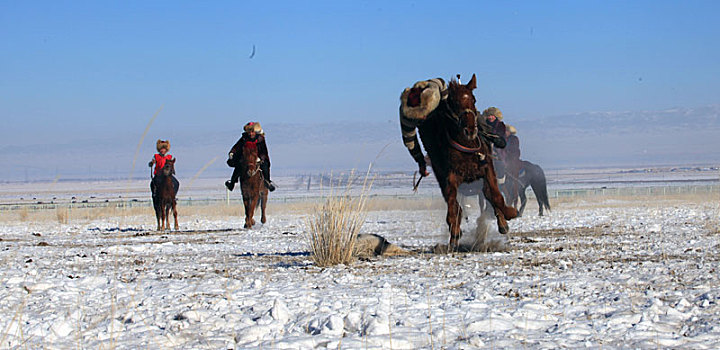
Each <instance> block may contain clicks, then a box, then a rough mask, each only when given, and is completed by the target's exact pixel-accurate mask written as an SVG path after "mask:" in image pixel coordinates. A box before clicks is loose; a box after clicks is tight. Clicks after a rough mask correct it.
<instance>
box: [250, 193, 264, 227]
mask: <svg viewBox="0 0 720 350" xmlns="http://www.w3.org/2000/svg"><path fill="white" fill-rule="evenodd" d="M260 185H261V186H264V185H263V184H262V183H261V184H260ZM259 197H260V192H258V193H256V194H255V196H253V198H252V199H251V200H250V224H251V225H253V226H254V225H255V209H256V208H257V204H258V198H259Z"/></svg>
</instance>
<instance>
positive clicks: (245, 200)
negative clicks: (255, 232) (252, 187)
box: [243, 196, 252, 228]
mask: <svg viewBox="0 0 720 350" xmlns="http://www.w3.org/2000/svg"><path fill="white" fill-rule="evenodd" d="M243 207H245V226H244V227H245V228H250V227H252V224H250V215H252V214H251V213H252V212H251V211H250V198H247V197H246V196H243Z"/></svg>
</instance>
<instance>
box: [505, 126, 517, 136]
mask: <svg viewBox="0 0 720 350" xmlns="http://www.w3.org/2000/svg"><path fill="white" fill-rule="evenodd" d="M505 129H506V130H507V131H508V132H509V133H510V134H512V135H515V134H517V129H516V128H515V127H514V126H512V125H510V124H505Z"/></svg>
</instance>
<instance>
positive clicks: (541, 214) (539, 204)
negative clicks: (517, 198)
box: [535, 194, 543, 216]
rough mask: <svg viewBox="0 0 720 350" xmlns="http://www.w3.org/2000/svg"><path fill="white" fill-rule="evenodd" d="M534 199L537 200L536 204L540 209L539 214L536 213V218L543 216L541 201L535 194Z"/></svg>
mask: <svg viewBox="0 0 720 350" xmlns="http://www.w3.org/2000/svg"><path fill="white" fill-rule="evenodd" d="M535 197H536V198H535V199H537V202H538V207H539V208H540V212H539V213H538V216H543V202H542V200H540V196H538V195H537V194H535Z"/></svg>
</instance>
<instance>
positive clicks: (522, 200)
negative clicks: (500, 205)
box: [518, 186, 542, 216]
mask: <svg viewBox="0 0 720 350" xmlns="http://www.w3.org/2000/svg"><path fill="white" fill-rule="evenodd" d="M520 187H522V186H520ZM518 194H519V195H520V210H518V216H522V214H523V211H525V205H526V204H527V196H526V195H525V189H524V188H523V189H520V191H519V192H518ZM540 210H542V209H540Z"/></svg>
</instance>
